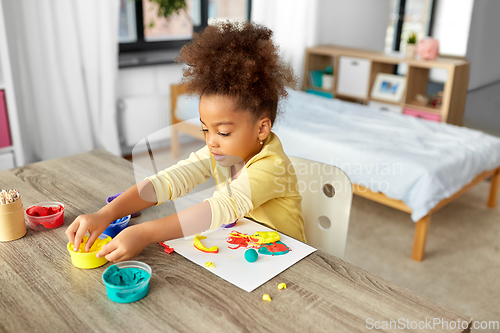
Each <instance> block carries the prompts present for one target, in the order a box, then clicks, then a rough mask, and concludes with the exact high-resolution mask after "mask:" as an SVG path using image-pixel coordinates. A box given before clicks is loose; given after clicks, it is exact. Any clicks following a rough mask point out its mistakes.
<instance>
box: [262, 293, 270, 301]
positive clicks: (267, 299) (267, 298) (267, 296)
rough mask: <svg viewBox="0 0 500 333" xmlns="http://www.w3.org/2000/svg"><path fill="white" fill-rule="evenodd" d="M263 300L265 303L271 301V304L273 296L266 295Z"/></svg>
mask: <svg viewBox="0 0 500 333" xmlns="http://www.w3.org/2000/svg"><path fill="white" fill-rule="evenodd" d="M262 299H263V300H264V301H269V302H270V301H271V296H269V295H268V294H264V295H263V296H262Z"/></svg>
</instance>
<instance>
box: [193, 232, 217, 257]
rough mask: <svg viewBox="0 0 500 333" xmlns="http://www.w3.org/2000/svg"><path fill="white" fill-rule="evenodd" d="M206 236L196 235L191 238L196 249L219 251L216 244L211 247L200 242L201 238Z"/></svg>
mask: <svg viewBox="0 0 500 333" xmlns="http://www.w3.org/2000/svg"><path fill="white" fill-rule="evenodd" d="M206 238H207V237H205V236H200V235H196V236H194V238H193V245H194V247H195V248H196V249H198V250H200V251H201V252H205V253H219V248H218V247H217V246H215V245H214V246H212V247H211V248H208V247H206V246H205V245H203V244H202V243H201V241H200V240H201V239H206Z"/></svg>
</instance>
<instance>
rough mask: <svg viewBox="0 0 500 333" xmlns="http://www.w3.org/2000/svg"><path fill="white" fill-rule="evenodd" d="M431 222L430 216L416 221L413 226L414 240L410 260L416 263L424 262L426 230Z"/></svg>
mask: <svg viewBox="0 0 500 333" xmlns="http://www.w3.org/2000/svg"><path fill="white" fill-rule="evenodd" d="M430 222H431V215H430V214H429V215H426V216H424V217H422V218H421V219H420V220H418V221H417V223H416V226H415V239H414V240H413V253H412V255H411V258H412V259H413V260H416V261H422V260H424V255H425V243H426V241H427V230H428V229H429V224H430Z"/></svg>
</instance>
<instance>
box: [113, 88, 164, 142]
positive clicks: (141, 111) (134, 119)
mask: <svg viewBox="0 0 500 333" xmlns="http://www.w3.org/2000/svg"><path fill="white" fill-rule="evenodd" d="M118 123H119V126H120V139H121V142H122V145H125V146H127V147H133V146H135V145H136V144H137V143H138V142H139V141H141V140H142V139H145V138H146V137H148V139H149V141H150V143H152V144H153V143H156V144H158V143H160V142H162V141H167V140H169V139H170V129H169V128H168V127H169V126H170V124H171V120H170V96H169V95H150V96H141V97H127V98H120V99H119V100H118ZM160 130H162V131H160ZM158 131H160V132H158ZM155 132H156V134H155V135H152V134H153V133H155Z"/></svg>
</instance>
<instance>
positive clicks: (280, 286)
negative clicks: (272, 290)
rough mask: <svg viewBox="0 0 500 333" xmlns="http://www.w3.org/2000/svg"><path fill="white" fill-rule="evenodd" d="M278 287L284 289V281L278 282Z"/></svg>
mask: <svg viewBox="0 0 500 333" xmlns="http://www.w3.org/2000/svg"><path fill="white" fill-rule="evenodd" d="M278 289H286V284H284V283H280V284H278Z"/></svg>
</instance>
